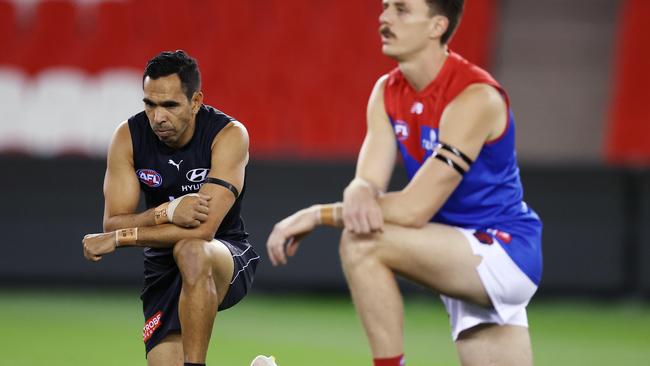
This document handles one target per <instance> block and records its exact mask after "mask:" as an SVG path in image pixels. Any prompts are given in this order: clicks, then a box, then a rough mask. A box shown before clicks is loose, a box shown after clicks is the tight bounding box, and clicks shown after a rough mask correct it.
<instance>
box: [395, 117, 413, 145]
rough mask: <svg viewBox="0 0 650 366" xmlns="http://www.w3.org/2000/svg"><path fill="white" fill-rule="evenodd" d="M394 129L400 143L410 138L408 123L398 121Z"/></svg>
mask: <svg viewBox="0 0 650 366" xmlns="http://www.w3.org/2000/svg"><path fill="white" fill-rule="evenodd" d="M393 128H395V136H396V137H397V140H398V141H404V140H406V139H407V138H408V137H409V125H408V124H407V123H406V122H404V121H402V120H400V119H398V120H397V121H396V122H395V125H394V126H393Z"/></svg>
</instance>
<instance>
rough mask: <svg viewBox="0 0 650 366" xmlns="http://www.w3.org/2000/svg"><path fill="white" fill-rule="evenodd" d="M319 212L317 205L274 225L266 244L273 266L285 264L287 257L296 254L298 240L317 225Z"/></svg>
mask: <svg viewBox="0 0 650 366" xmlns="http://www.w3.org/2000/svg"><path fill="white" fill-rule="evenodd" d="M319 210H320V207H319V206H318V205H316V206H312V207H309V208H305V209H302V210H300V211H298V212H296V213H294V214H293V215H291V216H289V217H287V218H285V219H284V220H282V221H280V222H278V223H277V224H275V226H274V227H273V231H272V232H271V235H269V239H268V240H267V242H266V250H267V251H268V254H269V259H271V263H272V264H273V265H274V266H277V265H284V264H287V255H288V256H289V257H293V256H294V255H295V254H296V251H297V250H298V246H299V245H300V240H302V238H304V237H305V236H307V234H309V233H311V232H312V230H314V228H315V227H316V225H318V214H319ZM285 245H286V246H287V248H286V254H285Z"/></svg>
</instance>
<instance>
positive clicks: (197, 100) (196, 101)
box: [191, 90, 203, 114]
mask: <svg viewBox="0 0 650 366" xmlns="http://www.w3.org/2000/svg"><path fill="white" fill-rule="evenodd" d="M191 104H192V114H197V113H199V108H201V105H202V104H203V92H202V91H200V90H199V91H197V92H194V95H192V100H191Z"/></svg>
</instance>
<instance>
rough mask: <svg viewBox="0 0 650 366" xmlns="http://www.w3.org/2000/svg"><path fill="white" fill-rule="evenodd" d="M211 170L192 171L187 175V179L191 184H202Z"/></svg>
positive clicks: (199, 169)
mask: <svg viewBox="0 0 650 366" xmlns="http://www.w3.org/2000/svg"><path fill="white" fill-rule="evenodd" d="M209 171H210V169H208V168H198V169H192V170H190V171H189V172H187V174H185V178H187V180H189V181H190V182H193V183H200V182H203V181H204V180H205V178H206V177H207V176H208V172H209Z"/></svg>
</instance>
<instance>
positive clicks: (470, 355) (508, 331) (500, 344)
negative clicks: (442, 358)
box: [456, 324, 533, 366]
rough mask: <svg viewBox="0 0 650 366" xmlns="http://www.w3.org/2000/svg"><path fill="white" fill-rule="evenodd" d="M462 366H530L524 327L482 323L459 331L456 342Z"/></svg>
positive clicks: (531, 359) (530, 360) (528, 346)
mask: <svg viewBox="0 0 650 366" xmlns="http://www.w3.org/2000/svg"><path fill="white" fill-rule="evenodd" d="M456 349H457V351H458V356H459V358H460V361H461V365H462V366H491V365H494V366H532V365H533V353H532V349H531V344H530V336H529V334H528V328H527V327H522V326H516V325H497V324H482V325H479V326H476V327H473V328H470V329H467V330H465V331H463V332H462V333H461V334H460V336H459V337H458V340H456Z"/></svg>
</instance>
